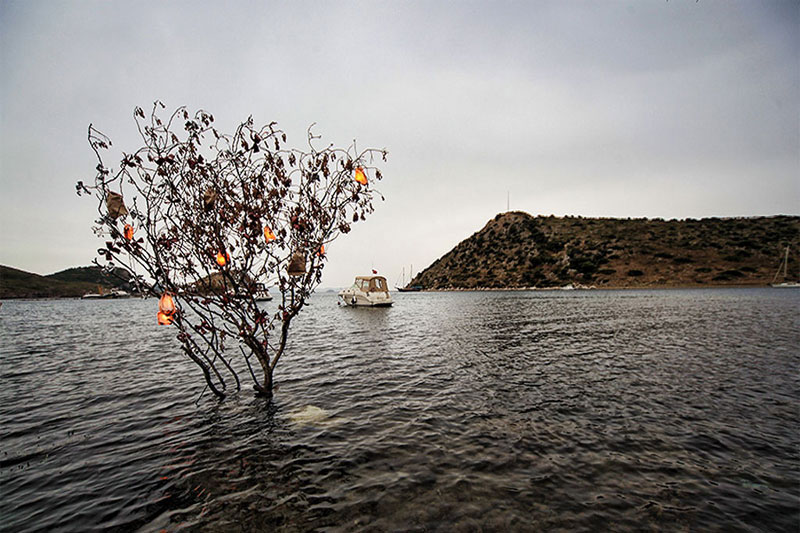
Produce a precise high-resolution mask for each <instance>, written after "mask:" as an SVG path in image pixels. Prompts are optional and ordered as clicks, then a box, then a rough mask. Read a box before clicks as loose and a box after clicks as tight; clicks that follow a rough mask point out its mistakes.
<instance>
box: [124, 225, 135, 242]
mask: <svg viewBox="0 0 800 533" xmlns="http://www.w3.org/2000/svg"><path fill="white" fill-rule="evenodd" d="M122 234H123V235H124V236H125V238H126V239H127V240H129V241H132V240H133V226H131V225H130V224H125V228H124V229H123V230H122Z"/></svg>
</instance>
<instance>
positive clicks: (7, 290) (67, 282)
mask: <svg viewBox="0 0 800 533" xmlns="http://www.w3.org/2000/svg"><path fill="white" fill-rule="evenodd" d="M116 274H117V275H118V277H114V276H111V275H109V274H106V273H104V272H103V271H102V269H100V268H99V267H76V268H70V269H67V270H62V271H61V272H56V273H55V274H50V275H49V276H40V275H39V274H34V273H32V272H25V271H24V270H19V269H16V268H11V267H8V266H2V265H0V298H70V297H78V296H81V295H83V294H86V293H87V292H97V287H98V286H101V287H103V288H104V289H110V288H122V289H125V290H130V287H129V286H128V284H127V283H124V282H122V281H121V280H120V279H119V278H121V279H130V275H129V274H128V272H127V271H126V270H124V269H122V268H117V269H116Z"/></svg>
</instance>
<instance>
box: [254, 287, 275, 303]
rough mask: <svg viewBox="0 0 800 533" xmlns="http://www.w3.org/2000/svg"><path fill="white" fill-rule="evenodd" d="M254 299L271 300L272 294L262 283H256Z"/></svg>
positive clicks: (260, 300)
mask: <svg viewBox="0 0 800 533" xmlns="http://www.w3.org/2000/svg"><path fill="white" fill-rule="evenodd" d="M255 299H256V301H257V302H269V301H270V300H272V295H271V294H270V293H269V290H268V289H267V288H266V287H265V286H264V284H263V283H258V284H256V294H255Z"/></svg>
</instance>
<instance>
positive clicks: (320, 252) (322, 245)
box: [317, 244, 325, 257]
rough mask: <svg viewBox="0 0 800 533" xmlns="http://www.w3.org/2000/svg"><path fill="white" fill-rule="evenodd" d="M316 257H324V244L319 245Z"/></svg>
mask: <svg viewBox="0 0 800 533" xmlns="http://www.w3.org/2000/svg"><path fill="white" fill-rule="evenodd" d="M317 255H318V256H320V257H322V256H323V255H325V245H324V244H321V245H320V247H319V252H317Z"/></svg>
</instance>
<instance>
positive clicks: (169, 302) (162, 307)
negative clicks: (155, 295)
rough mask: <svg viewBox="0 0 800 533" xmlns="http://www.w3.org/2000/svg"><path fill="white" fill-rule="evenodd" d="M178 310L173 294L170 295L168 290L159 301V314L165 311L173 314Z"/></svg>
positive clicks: (166, 313)
mask: <svg viewBox="0 0 800 533" xmlns="http://www.w3.org/2000/svg"><path fill="white" fill-rule="evenodd" d="M176 310H177V309H176V307H175V301H174V300H173V299H172V296H170V294H169V293H168V292H165V293H164V294H162V295H161V299H160V300H159V301H158V311H159V314H161V313H163V314H165V315H169V316H172V315H174V314H175V311H176Z"/></svg>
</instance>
